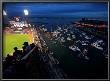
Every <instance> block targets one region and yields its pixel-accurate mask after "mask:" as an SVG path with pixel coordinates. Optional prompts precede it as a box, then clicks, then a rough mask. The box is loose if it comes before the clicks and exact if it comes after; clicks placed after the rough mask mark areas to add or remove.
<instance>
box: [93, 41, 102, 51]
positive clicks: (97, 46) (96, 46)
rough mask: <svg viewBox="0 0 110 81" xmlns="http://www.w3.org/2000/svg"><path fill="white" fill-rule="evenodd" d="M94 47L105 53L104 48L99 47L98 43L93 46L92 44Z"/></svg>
mask: <svg viewBox="0 0 110 81" xmlns="http://www.w3.org/2000/svg"><path fill="white" fill-rule="evenodd" d="M91 45H92V46H93V47H95V48H97V49H99V50H102V51H103V48H102V47H100V45H98V43H97V42H95V43H93V44H91Z"/></svg>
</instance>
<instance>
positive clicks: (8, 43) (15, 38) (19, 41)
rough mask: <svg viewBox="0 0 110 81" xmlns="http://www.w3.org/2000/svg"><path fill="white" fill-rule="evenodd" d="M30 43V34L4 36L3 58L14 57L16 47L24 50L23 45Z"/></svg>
mask: <svg viewBox="0 0 110 81" xmlns="http://www.w3.org/2000/svg"><path fill="white" fill-rule="evenodd" d="M24 42H29V43H30V39H29V36H28V34H4V35H3V57H6V56H7V54H10V55H12V54H13V52H14V50H13V48H14V47H18V49H22V46H23V43H24Z"/></svg>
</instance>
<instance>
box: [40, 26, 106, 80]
mask: <svg viewBox="0 0 110 81" xmlns="http://www.w3.org/2000/svg"><path fill="white" fill-rule="evenodd" d="M73 29H74V28H73ZM71 31H74V30H71ZM75 31H76V30H75ZM81 33H82V32H81V31H79V32H77V31H76V37H77V39H79V40H84V38H80V37H79V35H80V34H81ZM42 36H43V38H44V40H45V41H46V43H47V45H48V47H49V48H50V49H51V50H52V51H53V52H54V57H55V58H57V59H58V60H59V63H60V64H59V67H60V68H62V69H63V70H64V72H65V73H66V74H67V75H68V78H73V79H101V78H103V79H106V78H107V72H108V71H107V70H108V66H107V65H108V62H107V59H105V57H104V56H103V54H102V52H101V51H99V50H97V49H96V48H93V47H90V50H89V54H88V56H89V57H90V60H89V61H86V60H83V59H81V58H78V57H77V53H74V52H73V51H71V50H69V49H68V48H66V47H63V46H61V45H60V44H59V43H57V44H54V43H53V41H54V40H53V41H51V40H49V39H48V38H47V37H45V35H42ZM97 39H98V38H96V37H94V39H93V40H92V41H91V42H94V41H95V40H97ZM106 49H107V48H106Z"/></svg>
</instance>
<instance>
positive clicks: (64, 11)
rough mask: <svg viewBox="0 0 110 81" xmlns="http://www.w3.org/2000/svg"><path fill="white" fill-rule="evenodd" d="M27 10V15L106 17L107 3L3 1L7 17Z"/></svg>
mask: <svg viewBox="0 0 110 81" xmlns="http://www.w3.org/2000/svg"><path fill="white" fill-rule="evenodd" d="M24 9H27V10H28V11H29V15H28V17H30V18H32V17H73V18H82V17H88V18H99V19H107V18H108V3H107V2H100V3H99V2H98V3H84V2H82V3H81V2H80V3H75V2H74V3H24V2H22V3H15V2H13V3H4V4H3V10H5V11H6V13H7V17H14V16H22V17H23V16H24V12H23V10H24Z"/></svg>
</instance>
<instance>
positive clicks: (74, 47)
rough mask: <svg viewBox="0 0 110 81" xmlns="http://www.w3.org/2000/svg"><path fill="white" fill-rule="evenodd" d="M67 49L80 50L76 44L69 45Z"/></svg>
mask: <svg viewBox="0 0 110 81" xmlns="http://www.w3.org/2000/svg"><path fill="white" fill-rule="evenodd" d="M69 49H71V50H73V51H81V50H80V49H79V48H78V47H77V46H74V45H73V46H69Z"/></svg>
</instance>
